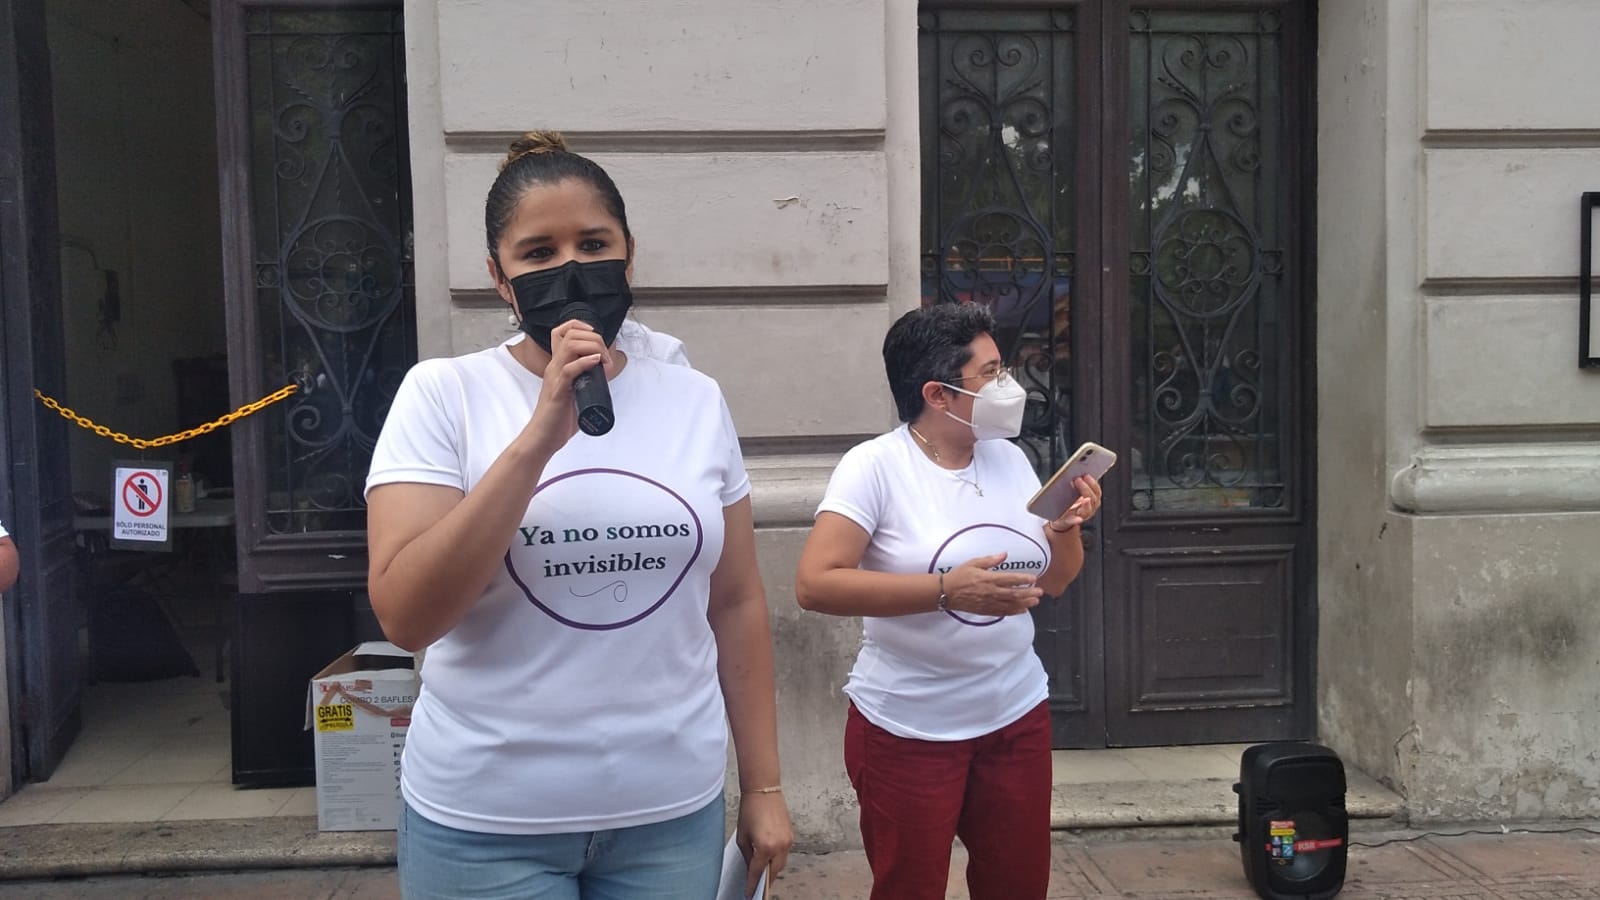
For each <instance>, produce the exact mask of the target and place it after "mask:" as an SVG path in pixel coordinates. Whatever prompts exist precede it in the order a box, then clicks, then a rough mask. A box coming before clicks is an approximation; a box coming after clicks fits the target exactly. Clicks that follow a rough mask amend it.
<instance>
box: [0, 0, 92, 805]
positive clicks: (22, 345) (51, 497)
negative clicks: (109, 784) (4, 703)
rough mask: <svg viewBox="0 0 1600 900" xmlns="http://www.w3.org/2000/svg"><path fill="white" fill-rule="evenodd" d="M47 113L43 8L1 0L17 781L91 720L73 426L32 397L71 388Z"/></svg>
mask: <svg viewBox="0 0 1600 900" xmlns="http://www.w3.org/2000/svg"><path fill="white" fill-rule="evenodd" d="M50 109H51V106H50V57H49V51H48V48H47V47H46V44H45V19H44V3H43V2H42V0H0V319H3V321H0V352H3V353H4V354H5V362H4V367H5V375H4V385H5V398H4V411H5V422H4V423H3V429H0V430H3V431H4V432H5V434H4V437H5V440H4V446H3V447H0V455H3V461H4V462H5V463H6V465H5V471H4V477H3V478H0V515H6V516H7V519H6V527H7V528H8V529H9V530H10V531H11V532H12V534H13V537H14V539H15V541H16V545H17V549H18V552H19V554H20V555H21V557H22V573H21V576H20V578H19V579H18V581H17V584H16V587H15V588H14V589H13V590H12V591H10V592H9V593H8V594H7V596H6V598H5V600H6V602H5V603H4V604H0V615H5V616H6V634H7V637H8V641H7V647H6V658H7V660H8V662H9V663H10V671H9V673H8V674H9V675H10V682H11V685H12V701H13V707H12V708H13V720H14V722H15V723H16V724H17V725H19V726H20V727H19V728H17V729H16V731H15V732H13V750H14V759H15V760H16V761H17V762H18V763H19V764H20V765H18V766H16V768H17V771H15V772H13V774H14V775H15V776H16V780H18V781H22V780H25V779H33V780H38V779H44V778H48V777H50V774H51V773H52V772H54V771H55V768H56V765H57V764H58V763H60V761H61V758H62V757H63V756H64V755H65V754H66V751H67V748H68V746H70V745H71V743H72V740H73V738H74V737H76V736H77V733H78V730H79V728H80V726H81V722H82V720H81V714H80V706H81V699H82V693H83V689H82V684H83V659H82V655H81V654H80V652H79V649H78V647H79V644H78V622H79V615H78V593H77V569H76V566H75V565H74V558H75V557H74V540H73V530H72V498H71V481H70V477H71V476H70V472H69V470H68V456H67V425H66V422H65V420H63V419H61V418H59V417H57V416H56V415H54V414H53V413H50V412H48V411H47V410H45V409H44V408H43V407H42V406H40V405H39V404H38V403H37V402H36V401H35V400H34V397H33V390H34V388H35V387H37V388H38V389H40V390H42V391H44V392H45V393H47V394H50V395H52V396H61V394H62V389H63V387H64V386H65V384H66V369H65V356H66V354H65V343H64V339H63V334H62V322H61V303H60V296H61V289H60V288H61V286H60V267H59V264H58V257H59V249H58V247H59V238H58V234H59V231H60V228H59V225H58V224H57V220H56V180H55V140H54V128H53V124H52V117H51V112H50ZM3 724H5V723H0V725H3Z"/></svg>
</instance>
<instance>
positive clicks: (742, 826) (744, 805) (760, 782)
mask: <svg viewBox="0 0 1600 900" xmlns="http://www.w3.org/2000/svg"><path fill="white" fill-rule="evenodd" d="M722 519H723V527H724V534H725V537H724V538H723V548H722V559H721V561H719V562H718V563H717V568H716V570H715V571H714V572H712V573H711V598H710V604H709V606H708V608H707V610H706V618H707V620H708V621H709V622H710V624H711V632H712V635H713V636H714V637H715V639H716V642H717V680H718V682H719V683H720V684H721V687H722V698H723V703H724V704H725V705H726V706H727V709H728V725H729V727H730V729H731V730H732V731H733V745H734V752H735V754H736V755H737V757H738V761H739V789H740V790H739V793H740V797H739V824H738V843H739V848H740V849H741V850H743V851H744V853H745V854H746V858H747V859H748V860H749V862H750V870H749V875H748V877H747V880H746V884H745V893H746V895H748V894H749V893H750V892H751V891H752V890H754V889H755V885H756V880H757V879H758V878H759V877H760V874H761V871H762V870H763V869H766V868H767V867H768V865H769V864H770V865H771V868H772V872H773V874H777V873H778V872H780V871H782V870H783V867H784V866H785V865H786V864H787V863H788V859H789V848H790V846H791V845H793V843H794V827H793V825H791V824H790V821H789V807H788V803H787V802H786V801H785V800H784V797H783V792H782V791H781V790H779V791H767V790H765V789H767V788H775V787H779V786H781V785H782V779H781V766H780V763H779V760H778V698H777V679H776V676H775V675H774V671H773V662H772V629H771V625H770V623H769V622H768V618H767V596H766V590H765V588H763V586H762V584H761V570H760V568H759V567H758V566H757V565H756V541H755V515H754V513H753V512H752V511H751V505H750V496H749V495H748V494H746V495H745V496H744V497H743V498H742V499H740V500H739V501H737V502H735V503H733V504H731V505H729V506H726V507H724V508H723V510H722ZM749 791H754V792H755V793H747V792H749Z"/></svg>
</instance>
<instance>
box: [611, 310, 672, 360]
mask: <svg viewBox="0 0 1600 900" xmlns="http://www.w3.org/2000/svg"><path fill="white" fill-rule="evenodd" d="M612 346H614V347H616V348H617V349H618V350H621V351H622V352H623V353H626V354H627V355H628V356H629V357H634V356H648V357H650V358H651V359H658V360H660V361H662V362H664V363H671V364H673V365H675V366H687V365H689V354H687V353H685V352H684V350H683V341H680V340H678V339H677V338H675V337H673V336H672V335H670V334H667V333H666V332H664V331H652V330H651V329H650V328H648V327H646V326H645V324H644V323H643V322H638V321H635V320H633V319H623V320H622V328H621V330H619V331H618V332H617V339H616V341H615V342H614V343H613V344H612Z"/></svg>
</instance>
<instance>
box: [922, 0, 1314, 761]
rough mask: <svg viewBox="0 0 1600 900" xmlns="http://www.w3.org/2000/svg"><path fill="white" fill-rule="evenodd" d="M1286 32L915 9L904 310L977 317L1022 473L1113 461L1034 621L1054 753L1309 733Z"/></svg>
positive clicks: (1306, 302) (1112, 16)
mask: <svg viewBox="0 0 1600 900" xmlns="http://www.w3.org/2000/svg"><path fill="white" fill-rule="evenodd" d="M1311 18H1312V7H1311V4H1310V3H1309V2H1299V0H1291V2H1285V0H1262V2H1256V3H1250V2H1237V3H1228V4H1218V3H1210V2H1198V0H1168V2H1165V3H1144V4H1130V3H1128V2H1125V0H1083V2H1049V3H1044V2H1010V3H1005V4H1000V3H994V4H986V3H983V2H981V0H977V2H975V0H967V2H959V0H955V2H945V0H937V2H936V0H925V2H924V3H923V4H922V13H921V18H920V41H921V44H920V49H921V54H922V55H921V63H920V65H921V71H922V96H921V102H922V106H923V109H922V120H923V147H922V153H923V156H922V166H923V188H924V191H923V224H924V231H923V296H924V301H925V302H952V301H955V302H959V301H975V302H981V303H985V304H988V305H989V306H991V308H993V309H994V311H995V313H996V317H997V320H998V322H999V327H1000V334H998V335H997V338H998V339H999V341H1000V343H1001V346H1002V348H1003V350H1005V351H1006V352H1007V353H1008V355H1009V356H1010V357H1011V359H1012V361H1013V363H1014V365H1016V366H1017V368H1018V371H1019V377H1020V378H1021V379H1022V380H1023V381H1024V383H1025V384H1026V385H1027V386H1028V388H1029V391H1030V407H1029V408H1030V415H1029V417H1028V420H1027V424H1026V425H1025V430H1024V434H1023V437H1022V438H1021V440H1020V443H1021V445H1022V446H1023V448H1024V449H1025V450H1026V451H1027V452H1028V453H1029V455H1030V456H1031V457H1032V458H1033V459H1034V461H1035V464H1036V465H1037V467H1038V469H1039V471H1040V473H1041V475H1048V473H1049V472H1051V471H1053V470H1054V469H1055V467H1056V466H1058V465H1059V464H1060V462H1061V461H1062V460H1063V459H1064V458H1065V457H1066V455H1067V454H1069V453H1070V452H1071V451H1072V449H1073V448H1074V447H1076V446H1077V444H1078V443H1079V442H1081V441H1083V440H1096V441H1098V442H1100V443H1103V444H1107V445H1108V446H1110V447H1112V448H1113V449H1115V450H1117V451H1118V452H1119V454H1121V459H1120V461H1119V464H1118V466H1117V467H1116V468H1115V469H1114V470H1113V472H1112V474H1111V476H1110V477H1109V478H1108V479H1107V483H1106V485H1105V487H1106V505H1105V509H1104V512H1103V514H1102V515H1101V516H1100V517H1099V521H1098V522H1097V523H1095V524H1094V527H1092V528H1088V529H1086V530H1085V542H1086V549H1087V563H1086V566H1085V570H1084V573H1083V575H1082V576H1081V577H1080V578H1079V579H1078V581H1077V582H1076V583H1075V584H1074V585H1073V587H1072V588H1071V589H1070V590H1069V591H1068V592H1067V594H1066V595H1065V596H1063V597H1061V598H1058V599H1057V600H1056V601H1055V602H1053V603H1048V604H1044V605H1042V606H1041V607H1040V609H1039V610H1038V611H1036V615H1035V619H1036V624H1037V626H1038V640H1037V646H1038V649H1039V652H1040V656H1041V658H1043V659H1044V661H1045V664H1046V668H1047V669H1048V671H1049V674H1050V678H1051V686H1052V687H1051V706H1052V711H1053V718H1054V724H1055V740H1056V745H1057V746H1060V747H1096V746H1108V745H1110V746H1118V745H1151V744H1173V743H1193V742H1202V741H1255V740H1266V739H1278V738H1290V737H1303V736H1306V735H1308V734H1309V733H1310V731H1311V729H1312V723H1313V711H1312V705H1311V704H1312V693H1311V682H1310V673H1311V659H1312V657H1311V653H1312V648H1313V646H1314V621H1313V616H1314V609H1315V606H1314V598H1313V597H1312V594H1311V589H1312V559H1311V553H1312V548H1313V546H1314V545H1313V536H1312V533H1311V523H1312V521H1313V519H1312V516H1311V509H1310V501H1311V496H1312V494H1313V492H1312V490H1311V477H1312V473H1311V469H1310V466H1309V463H1308V459H1309V454H1308V453H1307V444H1306V441H1305V440H1304V435H1305V434H1307V433H1308V429H1309V427H1310V424H1311V422H1312V421H1313V418H1312V415H1313V414H1312V408H1311V394H1310V390H1311V385H1312V378H1311V375H1312V369H1311V362H1312V358H1313V357H1312V355H1311V353H1310V352H1309V349H1308V348H1309V347H1310V346H1311V344H1310V328H1309V324H1310V315H1309V314H1310V310H1311V297H1310V291H1309V288H1310V284H1311V277H1310V268H1309V253H1308V248H1309V235H1310V234H1311V233H1312V231H1311V228H1310V227H1309V226H1310V223H1311V222H1312V218H1311V216H1310V208H1311V203H1310V187H1311V183H1312V182H1311V173H1312V169H1311V166H1310V161H1309V154H1308V150H1307V148H1308V147H1309V139H1310V136H1311V134H1312V131H1311V116H1310V110H1311V108H1312V106H1311V104H1312V96H1313V93H1312V91H1311V90H1310V83H1309V68H1308V67H1309V65H1310V62H1311V61H1312V60H1314V59H1315V56H1314V52H1313V50H1314V42H1313V41H1312V40H1311V38H1310V34H1309V29H1310V21H1311Z"/></svg>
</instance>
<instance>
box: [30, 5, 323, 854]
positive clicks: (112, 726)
mask: <svg viewBox="0 0 1600 900" xmlns="http://www.w3.org/2000/svg"><path fill="white" fill-rule="evenodd" d="M45 17H46V21H45V35H46V40H47V43H48V52H49V60H50V93H51V103H50V107H51V113H52V118H53V131H54V145H55V159H54V163H55V174H56V178H55V182H56V198H55V199H56V209H57V219H58V228H59V233H58V236H57V237H58V246H59V266H60V270H59V283H60V312H61V319H62V325H63V346H62V353H63V359H62V362H63V363H64V369H65V372H66V379H65V384H64V390H63V391H62V394H63V396H61V397H59V398H58V399H60V401H61V402H62V403H63V405H66V406H69V407H71V408H73V409H74V410H76V411H77V412H78V413H79V414H80V415H83V416H87V417H89V418H91V419H93V420H95V421H96V422H99V423H101V424H104V425H106V426H108V427H110V428H111V429H112V430H113V431H116V432H120V433H125V434H127V435H130V436H133V437H142V438H151V437H156V436H162V435H168V434H173V433H176V432H179V431H182V430H184V429H187V428H191V427H194V426H196V425H199V424H201V423H203V422H206V421H210V420H212V419H215V418H216V417H218V416H219V415H221V414H222V413H224V412H226V411H227V410H228V409H229V402H228V401H229V396H228V354H227V335H226V328H225V324H224V313H225V310H224V302H223V290H222V264H221V245H220V238H219V230H220V229H219V214H218V208H219V206H218V187H217V150H216V147H217V137H216V119H215V115H214V109H215V105H214V100H213V90H212V81H213V79H212V65H213V64H212V37H211V22H210V13H209V5H208V4H207V3H205V2H201V0H160V2H155V3H139V2H130V0H121V2H109V3H108V2H104V0H62V2H52V3H49V4H47V5H46V8H45ZM67 450H68V456H69V465H68V469H69V471H70V495H71V498H72V506H73V531H74V534H75V537H74V543H75V552H76V554H77V560H76V567H77V570H78V572H77V602H76V610H77V617H78V622H77V635H78V642H77V649H78V652H79V659H80V660H81V662H80V664H79V666H78V667H77V668H78V669H79V671H80V672H81V676H82V693H81V696H82V705H81V710H82V711H81V721H82V728H81V731H80V732H79V734H78V736H77V737H76V739H75V740H73V741H72V743H71V744H70V745H69V747H68V748H67V751H66V754H65V756H64V757H63V758H62V759H61V761H60V764H59V765H57V766H56V767H55V769H54V771H52V772H49V773H48V777H47V778H44V779H42V780H40V776H41V775H43V774H45V773H41V772H37V771H35V772H30V773H29V775H30V776H31V778H32V779H34V781H33V783H31V784H28V785H26V786H25V787H23V789H22V790H21V791H20V792H19V793H18V794H17V795H16V796H15V797H14V798H12V799H11V800H9V801H8V802H7V803H6V804H5V805H4V806H0V822H4V824H8V825H15V824H35V823H41V822H62V821H107V820H110V819H129V818H132V819H139V820H154V819H158V818H162V817H164V816H173V815H176V816H179V817H208V816H215V815H228V814H230V813H229V811H228V808H227V806H226V803H225V802H224V801H225V798H227V796H228V795H230V794H232V793H233V792H232V790H231V788H232V786H231V783H230V781H231V777H230V753H231V746H230V727H229V722H230V713H229V709H228V702H229V700H228V698H229V692H228V688H229V685H228V683H227V679H228V678H229V672H228V669H229V667H228V666H227V665H226V659H225V653H224V651H225V650H226V635H227V633H228V630H229V629H228V627H227V624H228V622H229V621H230V611H231V608H230V599H229V598H231V597H232V595H233V592H234V590H235V588H234V586H233V585H232V583H231V582H232V575H231V572H232V571H233V566H232V557H233V546H234V536H233V529H232V525H233V507H232V500H231V496H232V485H233V478H232V459H231V447H230V439H229V435H228V433H227V431H226V430H219V431H216V432H212V433H211V434H208V435H205V436H202V437H199V438H195V439H191V440H188V441H184V442H182V443H179V444H174V445H169V446H166V447H161V448H154V449H147V450H143V451H140V450H137V449H135V448H133V447H131V446H127V445H125V444H121V443H116V442H114V441H112V440H109V439H107V438H103V437H100V436H98V435H96V434H95V433H93V432H91V431H89V430H86V429H83V428H78V427H75V426H74V427H72V428H71V429H70V433H69V436H68V438H67ZM119 460H120V461H134V462H164V463H167V464H168V465H170V466H171V467H172V473H173V475H174V476H175V480H174V483H172V484H170V485H169V487H168V489H167V495H166V497H165V498H164V501H165V504H166V506H167V507H168V511H169V522H170V523H171V529H170V533H171V535H172V538H173V542H172V545H171V549H170V550H168V551H163V552H142V551H131V550H116V549H112V548H111V546H110V541H109V539H108V538H109V533H110V525H111V517H110V513H111V508H112V505H113V504H114V503H115V502H116V498H115V496H114V493H115V491H114V486H113V483H112V482H113V466H114V465H115V463H116V461H119ZM178 477H182V478H185V479H186V480H187V481H188V483H189V484H190V485H192V489H190V490H180V489H178V488H177V485H176V479H177V478H178ZM191 497H192V500H193V503H192V506H191V504H190V502H189V500H190V498H191ZM186 509H187V510H190V511H189V512H187V513H184V512H182V511H183V510H186ZM179 520H182V527H179ZM288 799H289V798H288V797H287V796H285V797H281V798H277V802H278V804H279V805H280V806H281V805H283V804H284V803H286V802H287V801H288ZM302 812H303V810H302Z"/></svg>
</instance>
